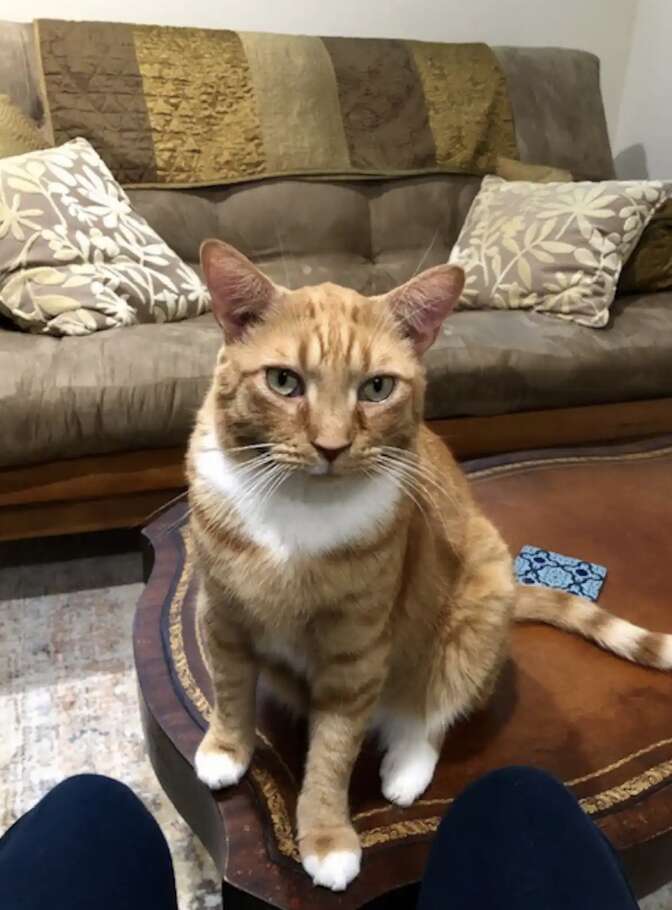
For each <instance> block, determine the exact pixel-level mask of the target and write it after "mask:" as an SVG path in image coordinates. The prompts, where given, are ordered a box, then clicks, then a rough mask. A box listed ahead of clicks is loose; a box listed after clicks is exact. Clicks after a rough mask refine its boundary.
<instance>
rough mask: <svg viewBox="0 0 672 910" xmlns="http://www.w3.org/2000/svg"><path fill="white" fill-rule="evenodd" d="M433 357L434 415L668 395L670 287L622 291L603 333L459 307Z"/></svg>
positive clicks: (430, 408)
mask: <svg viewBox="0 0 672 910" xmlns="http://www.w3.org/2000/svg"><path fill="white" fill-rule="evenodd" d="M427 363H428V368H429V376H430V383H429V390H428V396H427V407H426V412H427V415H428V416H429V417H458V416H474V417H480V416H486V415H492V414H505V413H508V412H514V411H534V410H543V409H545V408H562V407H580V406H582V405H594V404H607V403H612V402H619V401H636V400H639V399H642V400H643V399H649V398H665V397H672V293H659V294H647V295H642V296H629V297H622V298H620V299H619V300H617V301H616V302H615V303H614V305H613V306H612V318H611V321H610V324H609V326H608V327H607V328H605V329H601V330H599V331H597V330H596V329H591V328H586V327H584V326H578V325H574V324H572V323H565V322H562V321H561V320H559V319H553V318H552V317H549V316H545V315H543V314H539V313H525V312H522V311H513V312H506V311H494V310H493V311H483V312H459V313H455V314H454V315H453V316H451V317H450V318H449V320H448V321H447V322H446V323H445V325H444V328H443V330H442V332H441V334H440V335H439V338H438V339H437V342H436V344H435V345H434V347H433V348H432V349H431V350H430V351H429V353H428V355H427Z"/></svg>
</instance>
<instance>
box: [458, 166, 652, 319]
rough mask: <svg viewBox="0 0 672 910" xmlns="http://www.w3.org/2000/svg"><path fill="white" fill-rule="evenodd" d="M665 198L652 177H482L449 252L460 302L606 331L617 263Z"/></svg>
mask: <svg viewBox="0 0 672 910" xmlns="http://www.w3.org/2000/svg"><path fill="white" fill-rule="evenodd" d="M666 194H667V190H666V188H665V186H664V184H662V183H659V182H657V181H654V180H647V181H642V180H638V181H617V180H609V181H605V182H603V183H545V184H538V183H529V182H516V183H511V182H508V181H505V180H502V179H500V178H499V177H486V178H485V179H484V180H483V184H482V186H481V189H480V191H479V193H478V196H477V197H476V199H475V200H474V202H473V204H472V206H471V209H470V210H469V214H468V215H467V218H466V221H465V223H464V226H463V227H462V231H461V232H460V236H459V237H458V240H457V243H456V245H455V247H454V248H453V251H452V253H451V255H450V261H451V262H452V263H456V264H459V265H461V266H462V267H463V268H464V270H465V272H466V283H465V288H464V291H463V294H462V298H461V300H460V306H462V307H465V308H471V309H490V308H495V309H533V310H536V311H537V312H540V313H550V314H552V315H554V316H559V317H560V318H562V319H572V320H574V321H575V322H578V323H580V324H582V325H587V326H592V327H593V328H598V327H602V326H605V325H606V324H607V322H608V320H609V307H610V306H611V304H612V303H613V300H614V297H615V295H616V286H617V284H618V278H619V275H620V273H621V269H622V268H623V264H624V263H625V261H626V260H627V258H628V256H629V255H630V254H631V253H632V251H633V250H634V248H635V246H636V245H637V243H638V241H639V238H640V237H641V236H642V233H643V231H644V229H645V228H646V226H647V225H648V223H649V221H650V220H651V218H652V217H653V215H654V214H655V212H656V210H657V209H658V208H659V207H660V206H661V205H662V204H663V203H664V201H665V198H666Z"/></svg>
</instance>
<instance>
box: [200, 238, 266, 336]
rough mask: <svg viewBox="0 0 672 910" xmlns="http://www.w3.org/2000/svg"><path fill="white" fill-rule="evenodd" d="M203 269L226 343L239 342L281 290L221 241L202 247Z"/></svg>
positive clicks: (240, 254) (210, 241)
mask: <svg viewBox="0 0 672 910" xmlns="http://www.w3.org/2000/svg"><path fill="white" fill-rule="evenodd" d="M201 266H202V268H203V275H204V277H205V283H206V284H207V286H208V289H209V291H210V295H211V297H212V312H213V313H214V315H215V319H216V320H217V322H218V323H219V324H220V325H221V327H222V329H223V331H224V336H225V338H226V340H227V341H229V342H233V341H237V340H238V339H239V338H240V337H241V336H242V335H243V334H244V333H245V330H246V329H247V328H249V326H250V325H252V324H253V323H255V322H258V321H259V320H260V319H261V318H262V316H263V314H264V311H265V310H266V309H267V308H268V307H269V306H270V305H271V303H273V301H274V300H276V299H277V297H278V293H279V289H278V287H277V286H276V285H275V284H273V282H272V281H271V280H270V279H269V278H267V277H266V276H265V275H263V274H262V273H261V272H260V271H259V269H258V268H257V267H256V266H255V265H253V264H252V263H251V262H250V260H249V259H248V258H247V257H246V256H243V254H242V253H239V252H238V250H236V249H234V247H232V246H229V244H228V243H224V241H222V240H205V241H204V242H203V243H202V244H201Z"/></svg>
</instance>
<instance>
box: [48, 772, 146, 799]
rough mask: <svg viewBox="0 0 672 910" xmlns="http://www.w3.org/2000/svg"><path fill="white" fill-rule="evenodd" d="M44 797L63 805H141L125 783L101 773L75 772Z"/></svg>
mask: <svg viewBox="0 0 672 910" xmlns="http://www.w3.org/2000/svg"><path fill="white" fill-rule="evenodd" d="M46 799H47V800H49V801H50V802H52V803H58V804H60V805H63V806H66V805H70V806H73V805H83V806H100V805H109V804H115V805H120V804H126V805H133V804H135V803H138V804H139V805H141V804H140V802H139V800H138V798H137V796H136V795H135V794H134V793H133V791H132V790H131V789H130V788H129V787H127V786H126V784H122V783H121V781H118V780H114V779H113V778H111V777H104V776H103V775H102V774H75V775H73V776H72V777H68V778H66V779H65V780H63V781H61V783H60V784H57V785H56V786H55V787H54V788H53V790H51V792H50V793H48V794H47V797H46Z"/></svg>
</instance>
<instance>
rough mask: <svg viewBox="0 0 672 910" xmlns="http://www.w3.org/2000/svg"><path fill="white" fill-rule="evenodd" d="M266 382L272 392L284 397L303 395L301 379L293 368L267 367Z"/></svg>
mask: <svg viewBox="0 0 672 910" xmlns="http://www.w3.org/2000/svg"><path fill="white" fill-rule="evenodd" d="M266 383H267V385H268V387H269V389H271V390H272V391H273V392H277V394H278V395H282V396H283V397H284V398H297V397H298V396H299V395H303V380H302V379H301V377H300V376H299V375H298V373H295V372H294V371H293V370H286V369H284V367H268V368H267V370H266Z"/></svg>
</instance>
